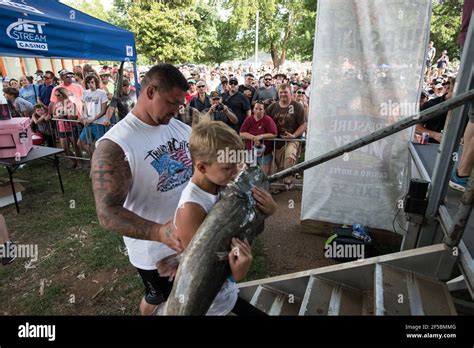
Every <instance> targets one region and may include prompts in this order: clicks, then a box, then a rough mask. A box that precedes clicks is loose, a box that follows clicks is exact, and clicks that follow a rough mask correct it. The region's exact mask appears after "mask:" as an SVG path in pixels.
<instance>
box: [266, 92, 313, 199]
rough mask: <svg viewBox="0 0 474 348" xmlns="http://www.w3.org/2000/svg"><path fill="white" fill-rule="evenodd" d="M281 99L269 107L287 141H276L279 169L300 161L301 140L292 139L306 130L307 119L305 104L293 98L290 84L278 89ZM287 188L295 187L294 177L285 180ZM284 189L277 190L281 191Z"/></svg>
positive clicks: (282, 137) (280, 132) (270, 114)
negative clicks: (305, 116)
mask: <svg viewBox="0 0 474 348" xmlns="http://www.w3.org/2000/svg"><path fill="white" fill-rule="evenodd" d="M278 94H279V98H280V100H279V101H277V102H274V103H273V104H272V105H270V106H269V107H268V109H267V115H269V116H270V117H271V118H272V119H273V121H275V124H276V125H277V131H278V137H279V138H281V139H284V140H287V141H286V142H283V141H278V142H276V153H275V164H276V167H277V171H280V170H282V169H287V168H289V167H292V166H294V165H295V164H296V163H297V161H298V153H299V147H300V146H299V145H300V144H299V142H297V141H291V140H293V139H298V138H300V137H301V135H302V134H303V133H304V132H305V131H306V121H305V118H304V108H303V106H302V105H301V104H300V103H298V102H296V101H294V100H292V96H291V92H290V86H289V85H287V84H282V85H281V86H280V89H279V91H278ZM283 183H284V184H285V190H291V189H292V188H293V187H294V182H293V177H292V176H291V177H287V178H285V179H284V180H283ZM281 191H282V190H276V191H274V193H275V194H276V193H279V192H281Z"/></svg>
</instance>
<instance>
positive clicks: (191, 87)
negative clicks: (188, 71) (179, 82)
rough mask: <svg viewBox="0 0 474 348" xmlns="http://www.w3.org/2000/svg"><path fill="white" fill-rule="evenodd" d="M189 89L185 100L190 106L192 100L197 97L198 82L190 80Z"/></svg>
mask: <svg viewBox="0 0 474 348" xmlns="http://www.w3.org/2000/svg"><path fill="white" fill-rule="evenodd" d="M188 87H189V88H188V91H187V92H186V95H185V96H184V98H185V99H186V104H189V103H190V102H191V99H193V98H194V97H195V96H196V95H197V90H196V80H194V79H188Z"/></svg>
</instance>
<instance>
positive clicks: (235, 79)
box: [229, 77, 239, 83]
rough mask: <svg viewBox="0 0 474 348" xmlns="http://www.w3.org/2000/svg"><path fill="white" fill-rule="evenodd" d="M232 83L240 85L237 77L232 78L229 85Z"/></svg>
mask: <svg viewBox="0 0 474 348" xmlns="http://www.w3.org/2000/svg"><path fill="white" fill-rule="evenodd" d="M231 82H237V83H239V80H238V79H237V77H231V78H230V79H229V83H231Z"/></svg>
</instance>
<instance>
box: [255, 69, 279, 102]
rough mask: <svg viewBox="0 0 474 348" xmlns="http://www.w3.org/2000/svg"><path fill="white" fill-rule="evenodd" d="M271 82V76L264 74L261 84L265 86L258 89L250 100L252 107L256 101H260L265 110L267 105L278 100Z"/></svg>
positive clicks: (276, 92)
mask: <svg viewBox="0 0 474 348" xmlns="http://www.w3.org/2000/svg"><path fill="white" fill-rule="evenodd" d="M272 80H273V78H272V75H271V74H265V76H264V77H263V83H264V84H265V86H264V87H260V88H259V89H257V90H256V91H255V93H254V95H253V98H252V106H254V105H255V103H256V102H257V100H261V101H262V102H263V105H265V108H266V107H267V106H268V105H270V104H271V103H273V102H274V101H276V100H278V91H277V90H276V88H275V86H273V85H272Z"/></svg>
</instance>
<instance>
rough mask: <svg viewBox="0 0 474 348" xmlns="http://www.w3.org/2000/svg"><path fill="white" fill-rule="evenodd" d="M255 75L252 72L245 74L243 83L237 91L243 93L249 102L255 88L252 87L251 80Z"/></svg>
mask: <svg viewBox="0 0 474 348" xmlns="http://www.w3.org/2000/svg"><path fill="white" fill-rule="evenodd" d="M254 79H255V76H254V75H253V74H252V73H247V74H245V82H244V84H243V85H240V86H239V92H240V93H242V94H243V95H245V96H246V97H247V98H248V99H249V102H250V103H252V98H253V95H254V93H255V88H254V87H253V85H252V84H253V81H254Z"/></svg>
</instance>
